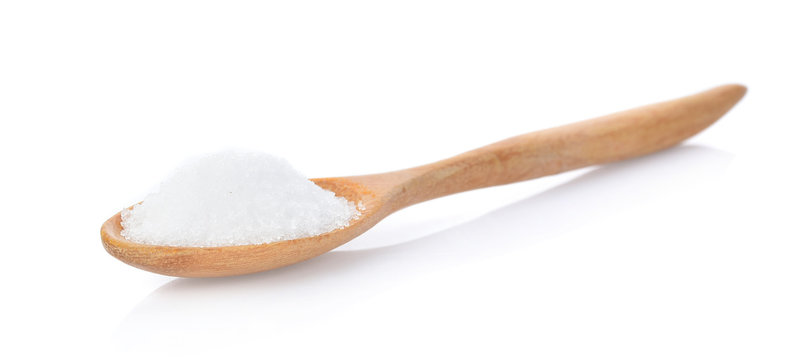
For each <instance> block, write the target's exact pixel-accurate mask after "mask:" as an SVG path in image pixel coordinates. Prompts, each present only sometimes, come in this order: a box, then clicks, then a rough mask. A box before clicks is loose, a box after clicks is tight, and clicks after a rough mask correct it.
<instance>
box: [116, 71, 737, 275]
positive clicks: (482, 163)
mask: <svg viewBox="0 0 792 360" xmlns="http://www.w3.org/2000/svg"><path fill="white" fill-rule="evenodd" d="M745 92H746V88H745V87H744V86H741V85H724V86H720V87H716V88H713V89H710V90H707V91H704V92H701V93H698V94H695V95H691V96H687V97H683V98H679V99H675V100H671V101H666V102H662V103H657V104H653V105H648V106H644V107H640V108H635V109H632V110H627V111H623V112H619V113H615V114H612V115H608V116H604V117H600V118H595V119H591V120H587V121H582V122H578V123H573V124H570V125H565V126H561V127H557V128H552V129H547V130H542V131H538V132H533V133H529V134H525V135H520V136H516V137H513V138H509V139H506V140H503V141H500V142H497V143H494V144H491V145H488V146H485V147H482V148H479V149H476V150H472V151H469V152H466V153H464V154H461V155H458V156H455V157H453V158H450V159H446V160H442V161H439V162H436V163H432V164H428V165H424V166H419V167H415V168H410V169H405V170H400V171H394V172H389V173H383V174H375V175H365V176H350V177H337V178H322V179H312V180H313V181H314V182H315V183H316V184H317V185H319V186H321V187H323V188H325V189H328V190H331V191H333V192H335V193H336V194H337V195H339V196H343V197H345V198H347V199H349V200H350V201H353V202H358V201H361V202H362V203H363V204H364V205H365V208H366V209H365V210H364V211H363V213H362V215H361V216H360V218H358V219H357V220H355V221H354V222H353V223H352V224H350V225H349V226H347V227H346V228H343V229H338V230H335V231H332V232H329V233H326V234H322V235H319V236H314V237H309V238H301V239H295V240H288V241H281V242H275V243H271V244H261V245H243V246H227V247H209V248H198V247H170V246H153V245H143V244H137V243H133V242H130V241H127V240H126V239H124V238H123V237H122V236H121V223H120V221H121V215H120V213H118V214H116V215H114V216H113V217H111V218H110V219H108V220H107V221H106V222H105V223H104V224H103V225H102V229H101V236H102V243H103V244H104V247H105V249H106V250H107V252H109V253H110V254H111V255H113V256H115V257H116V258H118V259H120V260H121V261H123V262H125V263H127V264H130V265H132V266H135V267H138V268H141V269H144V270H148V271H152V272H155V273H160V274H165V275H172V276H182V277H217V276H230V275H240V274H247V273H254V272H259V271H264V270H269V269H274V268H278V267H281V266H286V265H290V264H294V263H296V262H300V261H303V260H306V259H310V258H312V257H315V256H318V255H321V254H323V253H325V252H328V251H330V250H332V249H334V248H336V247H338V246H340V245H342V244H344V243H346V242H347V241H349V240H352V239H354V238H355V237H357V236H358V235H360V234H362V233H363V232H365V231H366V230H368V229H370V228H371V227H372V226H374V225H375V224H376V223H378V222H379V221H380V220H382V219H383V218H385V217H386V216H388V215H389V214H391V213H393V212H394V211H397V210H399V209H402V208H404V207H407V206H410V205H413V204H417V203H420V202H422V201H426V200H430V199H434V198H437V197H441V196H445V195H450V194H454V193H458V192H462V191H467V190H472V189H478V188H483V187H488V186H495V185H503V184H509V183H513V182H517V181H523V180H529V179H534V178H538V177H541V176H546V175H552V174H557V173H560V172H563V171H567V170H572V169H577V168H581V167H585V166H590V165H595V164H603V163H609V162H613V161H618V160H623V159H627V158H632V157H636V156H641V155H645V154H649V153H652V152H655V151H659V150H662V149H665V148H668V147H671V146H673V145H675V144H678V143H679V142H681V141H683V140H685V139H687V138H689V137H691V136H693V135H695V134H696V133H698V132H700V131H701V130H703V129H705V128H706V127H708V126H709V125H711V124H712V123H714V122H715V121H716V120H718V119H719V118H720V117H721V116H723V115H724V114H725V113H726V112H728V111H729V109H731V108H732V107H733V106H734V105H735V104H736V103H737V102H738V101H739V100H740V99H741V98H742V97H743V95H745Z"/></svg>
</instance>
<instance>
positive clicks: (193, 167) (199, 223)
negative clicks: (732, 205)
mask: <svg viewBox="0 0 792 360" xmlns="http://www.w3.org/2000/svg"><path fill="white" fill-rule="evenodd" d="M361 210H364V209H363V208H362V204H358V205H357V206H356V204H354V203H352V202H351V201H348V200H347V199H345V198H343V197H340V196H336V195H335V193H333V192H332V191H328V190H325V189H322V188H321V187H319V186H317V185H316V184H314V183H313V182H312V181H310V180H308V178H306V177H305V176H303V175H302V174H300V173H299V172H297V171H296V170H295V169H294V168H292V167H291V165H290V164H289V163H288V162H286V160H284V159H281V158H278V157H274V156H272V155H268V154H262V153H244V152H231V151H228V152H222V153H217V154H212V155H209V156H207V157H204V158H201V159H198V160H194V161H192V162H189V163H187V164H185V165H184V166H182V167H181V168H179V169H177V171H176V172H175V173H174V174H173V175H172V176H171V177H170V178H168V179H167V180H165V181H164V182H163V183H162V184H161V185H160V188H159V191H157V192H154V193H152V194H149V195H148V196H146V198H145V199H144V200H143V202H142V203H140V204H137V205H135V206H133V207H132V208H131V209H125V210H123V211H122V212H121V226H122V228H123V229H122V230H121V235H123V236H124V238H126V239H127V240H128V241H132V242H136V243H142V244H149V245H164V246H182V247H217V246H234V245H254V244H264V243H272V242H277V241H286V240H292V239H299V238H303V237H310V236H316V235H320V234H324V233H328V232H330V231H333V230H336V229H341V228H344V227H346V226H348V225H349V224H350V222H351V221H353V220H355V219H357V218H358V217H359V216H360V211H361Z"/></svg>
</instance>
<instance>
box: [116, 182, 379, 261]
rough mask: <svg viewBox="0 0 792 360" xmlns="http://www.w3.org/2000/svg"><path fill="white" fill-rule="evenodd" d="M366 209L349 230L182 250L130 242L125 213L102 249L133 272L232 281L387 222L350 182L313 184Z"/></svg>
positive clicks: (366, 193)
mask: <svg viewBox="0 0 792 360" xmlns="http://www.w3.org/2000/svg"><path fill="white" fill-rule="evenodd" d="M312 181H313V182H314V183H316V184H317V185H319V186H320V187H322V188H324V189H326V190H330V191H332V192H334V193H335V194H336V195H338V196H342V197H344V198H346V199H347V200H349V201H352V202H354V203H361V204H362V205H363V206H362V207H363V209H361V214H360V216H359V217H358V218H357V219H354V220H352V222H351V223H350V224H349V225H348V226H347V227H344V228H341V229H336V230H333V231H331V232H328V233H324V234H321V235H317V236H312V237H306V238H299V239H293V240H285V241H278V242H272V243H264V244H257V245H239V246H221V247H179V246H160V245H147V244H139V243H135V242H131V241H129V240H127V239H126V238H124V237H123V236H122V235H121V230H122V226H121V213H120V212H119V213H117V214H115V215H114V216H113V217H111V218H110V219H108V220H107V221H105V223H104V224H103V225H102V230H101V236H102V244H103V245H104V248H105V250H107V252H108V253H110V254H111V255H113V256H115V257H116V258H118V259H119V260H121V261H123V262H125V263H127V264H129V265H132V266H134V267H137V268H140V269H143V270H147V271H151V272H155V273H158V274H163V275H170V276H181V277H219V276H232V275H242V274H249V273H255V272H260V271H264V270H270V269H274V268H278V267H281V266H286V265H291V264H294V263H297V262H300V261H303V260H307V259H310V258H312V257H315V256H318V255H321V254H323V253H326V252H328V251H330V250H332V249H334V248H336V247H338V246H340V245H342V244H344V243H346V242H348V241H349V240H352V239H354V238H355V237H357V236H358V235H360V234H362V233H363V232H365V231H366V230H368V229H369V228H371V227H372V226H374V225H375V224H376V223H377V222H379V221H380V220H382V218H384V217H385V215H384V214H382V211H380V210H381V209H382V201H381V198H380V196H378V194H376V193H375V192H373V191H371V190H370V189H369V187H367V186H364V185H363V184H361V183H359V182H357V181H352V180H350V179H348V178H325V179H312Z"/></svg>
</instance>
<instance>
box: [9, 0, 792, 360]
mask: <svg viewBox="0 0 792 360" xmlns="http://www.w3.org/2000/svg"><path fill="white" fill-rule="evenodd" d="M783 5H785V1H775V2H773V1H663V2H652V3H649V2H639V1H557V2H528V1H514V2H506V1H433V0H420V1H388V2H384V1H315V2H311V1H284V2H263V1H250V2H238V1H214V2H211V1H163V0H157V1H132V2H112V1H50V2H46V1H35V0H29V1H3V2H0V122H2V127H0V156H2V163H1V165H0V166H1V168H2V177H0V182H1V184H2V185H1V186H0V192H1V193H0V222H1V223H0V239H2V241H3V252H2V261H0V266H2V272H0V274H2V293H3V294H4V295H3V296H2V299H1V300H0V302H1V303H2V306H0V312H1V315H2V318H0V327H1V328H2V334H1V336H0V338H2V346H0V357H2V358H5V359H15V358H20V357H35V356H41V355H50V358H52V357H53V356H58V357H60V358H63V357H66V356H67V355H72V356H74V355H81V356H85V355H99V356H103V358H121V357H125V356H126V357H131V358H140V356H141V354H140V353H142V354H146V356H151V355H159V356H160V357H169V358H173V356H174V355H178V357H182V356H183V357H191V358H196V357H212V356H214V357H215V358H231V357H230V356H229V354H233V357H242V358H245V357H255V358H273V359H279V358H289V357H294V358H301V357H305V358H365V359H379V358H421V357H425V358H466V357H471V358H528V357H533V358H553V359H560V358H577V359H661V358H665V359H668V358H675V359H680V358H689V359H702V358H711V359H715V358H717V359H725V358H735V359H781V358H786V359H788V358H790V357H792V343H790V339H792V325H790V324H792V261H791V258H792V243H791V242H790V240H792V236H791V235H792V231H790V230H789V218H790V202H791V201H792V194H791V192H790V190H789V185H790V183H792V176H790V173H789V171H788V169H789V163H790V161H789V155H790V154H792V151H790V150H792V146H790V141H789V136H790V135H789V132H790V130H792V125H790V123H791V122H792V112H790V110H789V108H790V106H789V104H790V95H792V91H790V89H792V87H790V83H792V70H790V64H792V51H791V50H790V48H791V46H790V44H791V41H792V40H790V38H791V35H792V25H791V24H792V22H790V21H789V14H790V11H789V10H788V9H785V8H783V7H782V6H783ZM730 82H738V83H742V84H745V85H747V86H748V87H749V92H748V95H747V96H746V98H745V99H744V100H743V101H742V102H741V103H740V104H739V105H738V106H737V107H736V108H735V109H734V110H733V111H732V112H730V113H729V114H727V115H726V116H725V117H724V118H723V119H722V121H720V122H718V123H716V124H715V125H714V126H713V127H712V128H710V129H708V130H706V131H705V132H704V133H702V134H701V135H699V136H697V137H695V138H693V139H691V140H690V141H688V142H687V143H685V144H684V145H682V146H680V147H677V148H674V149H671V150H668V151H665V152H662V153H659V154H655V155H652V156H648V157H644V158H640V159H635V160H632V161H627V162H624V163H619V164H613V165H607V166H602V167H597V168H590V169H585V170H579V171H575V172H572V173H567V174H563V175H559V176H553V177H548V178H543V179H538V180H534V181H530V182H526V183H521V184H515V185H510V186H503V187H498V188H492V189H485V190H478V191H474V192H470V193H466V194H460V195H456V196H452V197H448V198H444V199H439V200H435V201H432V202H428V203H425V204H421V205H418V206H415V207H412V208H409V209H407V210H404V211H402V212H399V213H397V214H395V215H393V216H392V217H390V218H388V219H386V220H385V221H384V222H383V223H381V224H379V225H378V226H376V227H375V228H374V229H373V230H371V231H370V232H369V233H367V234H365V235H363V236H361V237H360V238H358V239H356V240H354V241H352V242H351V243H349V244H347V245H345V246H343V247H341V248H339V249H337V250H335V251H333V252H331V253H329V254H326V255H324V256H321V257H319V258H317V259H314V260H312V261H308V262H305V263H302V264H298V265H295V266H292V267H288V268H283V269H279V270H275V271H271V272H268V273H262V274H257V275H251V276H242V277H235V278H226V279H210V280H201V279H175V278H169V277H165V276H160V275H156V274H151V273H147V272H144V271H142V270H138V269H135V268H132V267H130V266H127V265H125V264H123V263H121V262H119V261H118V260H116V259H114V258H113V257H111V256H110V255H108V254H106V253H105V251H104V250H103V248H102V246H101V243H100V239H99V227H100V225H101V224H102V222H104V221H105V219H107V218H108V217H110V216H111V215H113V214H114V213H116V212H117V211H119V210H120V209H121V208H123V207H124V206H127V205H130V204H132V203H134V202H136V201H139V200H140V199H142V197H143V196H144V195H145V194H146V193H147V192H148V191H149V190H151V189H152V188H154V187H155V186H156V184H157V183H158V182H159V181H160V180H161V179H162V178H164V177H165V176H167V175H168V173H169V171H171V169H173V168H174V167H175V166H177V165H178V164H179V163H181V162H182V161H183V160H185V159H186V158H189V157H191V156H196V155H199V154H203V153H207V152H212V151H216V150H222V149H227V148H230V147H233V148H242V149H250V150H257V151H265V152H270V153H274V154H278V155H281V156H283V157H286V158H288V159H289V160H290V161H291V162H292V163H293V164H294V165H295V167H297V168H298V169H300V170H301V171H303V172H304V173H305V174H306V175H307V176H309V177H325V176H342V175H357V174H365V173H375V172H381V171H389V170H395V169H400V168H405V167H409V166H414V165H419V164H423V163H427V162H431V161H435V160H439V159H442V158H445V157H448V156H452V155H454V154H456V153H459V152H463V151H466V150H470V149H472V148H475V147H478V146H481V145H485V144H487V143H491V142H494V141H497V140H500V139H502V138H506V137H510V136H513V135H518V134H521V133H525V132H529V131H533V130H538V129H542V128H546V127H551V126H557V125H561V124H564V123H568V122H572V121H577V120H582V119H586V118H590V117H595V116H599V115H604V114H607V113H610V112H614V111H618V110H622V109H626V108H630V107H634V106H638V105H643V104H647V103H652V102H657V101H661V100H666V99H670V98H674V97H678V96H682V95H687V94H690V93H693V92H697V91H700V90H704V89H706V88H709V87H712V86H716V85H720V84H723V83H730ZM168 354H170V355H168ZM216 355H222V357H217V356H216ZM156 357H157V356H155V357H153V358H156ZM149 358H152V357H149Z"/></svg>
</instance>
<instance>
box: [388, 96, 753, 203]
mask: <svg viewBox="0 0 792 360" xmlns="http://www.w3.org/2000/svg"><path fill="white" fill-rule="evenodd" d="M745 92H746V88H745V87H744V86H742V85H724V86H719V87H716V88H713V89H710V90H707V91H704V92H701V93H698V94H695V95H691V96H686V97H683V98H679V99H675V100H670V101H666V102H661V103H657V104H652V105H647V106H643V107H639V108H635V109H631V110H627V111H623V112H619V113H615V114H611V115H607V116H603V117H599V118H595V119H591V120H586V121H581V122H577V123H573V124H569V125H565V126H560V127H556V128H551V129H547V130H542V131H537V132H533V133H528V134H525V135H520V136H516V137H513V138H509V139H506V140H503V141H500V142H497V143H494V144H491V145H488V146H484V147H482V148H479V149H476V150H472V151H469V152H466V153H463V154H460V155H457V156H455V157H452V158H450V159H446V160H442V161H438V162H435V163H432V164H428V165H424V166H419V167H416V168H411V169H406V170H401V171H396V172H392V173H386V174H380V175H377V176H378V177H385V178H390V180H391V181H388V182H390V184H391V185H395V186H393V187H392V189H394V190H392V191H394V193H391V195H392V197H391V200H392V202H391V204H390V205H391V206H392V209H393V210H396V209H400V208H403V207H406V206H409V205H412V204H415V203H419V202H422V201H426V200H430V199H434V198H437V197H441V196H445V195H450V194H454V193H457V192H462V191H467V190H473V189H478V188H483V187H488V186H495V185H503V184H508V183H513V182H517V181H523V180H528V179H534V178H538V177H542V176H546V175H552V174H557V173H560V172H563V171H567V170H573V169H578V168H581V167H585V166H590V165H595V164H604V163H609V162H613V161H618V160H624V159H627V158H632V157H637V156H641V155H646V154H649V153H652V152H655V151H659V150H662V149H665V148H668V147H671V146H673V145H676V144H677V143H679V142H681V141H683V140H685V139H687V138H689V137H691V136H693V135H695V134H696V133H698V132H700V131H701V130H703V129H705V128H706V127H707V126H709V125H711V124H712V123H714V122H715V121H716V120H718V119H719V118H720V117H721V116H723V115H724V114H726V112H728V111H729V109H731V108H732V107H733V106H734V105H735V104H736V103H737V102H738V101H739V100H740V99H741V98H742V97H743V95H745ZM380 179H382V178H380Z"/></svg>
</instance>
